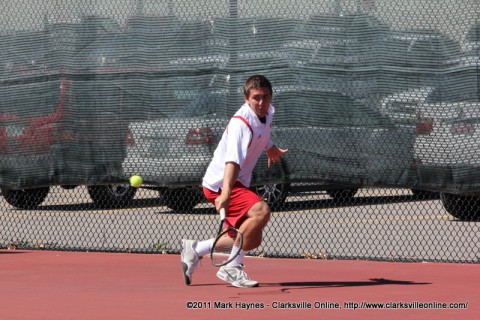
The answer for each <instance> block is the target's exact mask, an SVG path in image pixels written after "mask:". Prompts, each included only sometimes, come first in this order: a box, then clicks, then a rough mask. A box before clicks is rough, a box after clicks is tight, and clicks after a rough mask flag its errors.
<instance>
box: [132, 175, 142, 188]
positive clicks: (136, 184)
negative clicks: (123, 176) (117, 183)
mask: <svg viewBox="0 0 480 320" xmlns="http://www.w3.org/2000/svg"><path fill="white" fill-rule="evenodd" d="M142 183H143V179H142V177H140V176H131V177H130V185H131V186H132V187H135V188H138V187H140V185H141V184H142Z"/></svg>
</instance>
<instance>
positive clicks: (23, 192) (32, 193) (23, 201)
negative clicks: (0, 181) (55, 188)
mask: <svg viewBox="0 0 480 320" xmlns="http://www.w3.org/2000/svg"><path fill="white" fill-rule="evenodd" d="M49 191H50V187H41V188H31V189H20V190H11V189H3V188H2V194H3V197H4V198H5V200H6V201H7V202H8V203H9V204H10V205H12V206H14V207H15V208H18V209H34V208H36V207H38V206H39V205H40V204H41V203H42V202H43V200H45V198H46V197H47V195H48V192H49Z"/></svg>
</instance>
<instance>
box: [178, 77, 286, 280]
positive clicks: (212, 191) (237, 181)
mask: <svg viewBox="0 0 480 320" xmlns="http://www.w3.org/2000/svg"><path fill="white" fill-rule="evenodd" d="M243 91H244V98H245V103H244V104H243V105H242V106H241V107H240V109H239V110H238V111H237V112H236V113H235V115H234V116H233V117H232V118H231V120H230V122H229V123H228V125H227V128H226V129H225V132H224V133H223V135H222V139H221V140H220V142H219V144H218V146H217V149H216V150H215V152H214V155H213V159H212V161H211V162H210V165H209V166H208V168H207V171H206V173H205V176H204V177H203V183H202V185H203V192H204V194H205V196H206V198H207V199H208V200H209V201H210V202H211V203H212V204H214V205H215V208H216V209H217V211H220V209H222V208H225V209H226V211H227V218H226V219H227V221H228V222H229V223H230V224H231V225H232V226H234V227H235V228H237V229H239V230H240V231H241V232H242V234H243V237H244V243H243V247H242V251H241V252H240V254H239V255H238V256H237V257H236V258H235V259H234V260H233V261H231V262H230V263H228V264H227V265H225V266H222V267H220V269H219V271H218V272H217V277H218V278H220V279H221V280H224V281H226V282H229V283H231V284H232V285H233V286H235V287H238V288H246V287H255V286H258V282H257V281H255V280H251V279H249V277H248V276H247V274H246V273H245V272H244V271H243V268H244V265H243V258H244V257H245V253H246V252H247V251H249V250H253V249H255V248H257V247H258V246H260V244H261V243H262V233H263V228H264V227H265V226H266V224H267V222H268V221H269V219H270V207H269V206H268V204H267V203H265V202H264V201H263V199H262V198H260V197H259V196H258V195H257V194H256V193H254V192H253V191H251V190H250V189H249V186H250V181H251V177H252V171H253V168H254V167H255V165H256V163H257V161H258V158H259V157H260V155H261V154H262V152H264V151H266V153H267V157H268V166H270V165H271V164H272V163H277V162H279V161H280V157H281V156H283V155H284V154H285V153H286V152H287V151H288V150H286V149H280V148H278V147H276V146H275V145H274V144H273V142H272V140H271V138H270V132H271V128H272V120H273V114H274V113H275V109H274V107H273V106H272V105H271V102H272V95H273V91H272V85H271V83H270V81H269V80H268V79H267V78H266V77H264V76H262V75H255V76H252V77H250V78H248V79H247V80H246V82H245V83H244V85H243ZM213 242H214V239H213V238H212V239H208V240H204V241H196V240H185V239H184V240H182V246H183V250H182V254H181V260H182V268H183V274H184V277H185V283H186V284H187V285H189V284H190V283H191V282H192V274H193V271H194V270H195V268H196V267H197V264H198V261H199V260H200V259H201V258H202V257H203V256H204V255H206V254H209V253H210V250H211V248H212V246H213Z"/></svg>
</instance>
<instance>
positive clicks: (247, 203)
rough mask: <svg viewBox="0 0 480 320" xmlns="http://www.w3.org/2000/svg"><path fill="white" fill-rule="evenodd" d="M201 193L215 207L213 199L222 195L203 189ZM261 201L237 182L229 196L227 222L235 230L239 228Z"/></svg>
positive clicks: (219, 192)
mask: <svg viewBox="0 0 480 320" xmlns="http://www.w3.org/2000/svg"><path fill="white" fill-rule="evenodd" d="M203 193H204V194H205V197H206V198H207V200H208V201H210V202H211V203H212V204H213V205H215V199H216V198H217V197H218V196H219V195H220V194H221V193H222V190H221V189H220V190H218V191H217V192H214V191H212V190H210V189H208V188H205V187H203ZM259 201H262V198H260V197H259V196H258V195H257V194H256V193H255V192H253V191H252V190H250V189H248V188H247V187H245V186H244V185H242V184H241V183H239V182H236V183H235V185H234V186H233V189H232V193H231V195H230V205H229V207H228V210H227V219H226V220H227V221H228V223H229V224H230V225H232V226H234V227H235V228H237V229H238V228H239V227H240V225H241V224H242V222H243V221H244V220H245V214H246V213H247V212H248V210H250V208H251V207H252V206H253V205H254V204H255V203H257V202H259Z"/></svg>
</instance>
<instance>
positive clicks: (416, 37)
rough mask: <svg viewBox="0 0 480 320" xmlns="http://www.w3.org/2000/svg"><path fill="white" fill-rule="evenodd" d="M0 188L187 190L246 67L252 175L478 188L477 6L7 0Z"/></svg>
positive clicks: (329, 0) (426, 1)
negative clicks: (257, 148)
mask: <svg viewBox="0 0 480 320" xmlns="http://www.w3.org/2000/svg"><path fill="white" fill-rule="evenodd" d="M0 7H1V8H2V10H1V13H0V187H1V188H4V189H22V188H33V187H40V186H52V185H102V184H109V183H115V182H117V183H120V182H125V181H127V179H128V177H129V176H130V175H132V174H141V175H142V176H143V177H144V180H145V183H146V184H151V185H156V186H169V185H199V184H200V181H201V177H202V176H203V174H204V171H205V169H206V167H207V165H208V163H209V161H210V158H211V156H212V154H213V151H214V149H215V144H216V142H218V139H219V137H220V135H221V134H222V132H223V130H224V129H225V126H226V124H227V123H228V120H229V117H230V116H232V115H233V113H234V112H235V111H236V109H237V108H238V107H240V105H241V104H242V103H243V92H242V90H241V86H242V84H243V82H244V81H245V80H246V78H247V77H248V76H250V75H253V74H263V75H265V76H267V77H268V78H269V79H270V80H271V82H272V84H273V87H274V91H275V92H274V99H273V102H272V104H273V105H274V106H275V107H276V109H277V113H276V118H275V120H274V128H273V140H274V141H275V143H276V144H277V145H278V146H281V147H284V148H288V149H289V153H288V154H287V155H286V156H285V157H284V159H283V163H282V164H280V165H278V166H274V167H273V168H271V169H267V168H266V165H265V163H264V162H265V161H263V162H262V161H261V163H259V165H258V168H257V170H256V171H255V174H254V183H255V184H262V183H265V182H288V183H296V182H314V183H320V184H325V185H342V186H351V187H405V188H415V189H425V190H434V191H449V192H454V193H463V192H477V191H480V148H479V145H480V108H479V107H480V93H479V92H480V82H479V80H480V73H479V66H480V62H479V61H480V60H479V50H480V49H479V47H480V39H479V37H480V34H479V29H480V27H479V26H480V24H479V23H480V8H479V7H480V6H479V4H478V1H476V0H462V1H458V0H457V1H452V0H450V1H447V0H445V1H438V0H409V1H407V0H402V1H393V0H383V1H382V0H377V1H372V0H369V1H368V0H358V1H355V0H324V1H305V0H276V1H268V0H263V1H247V0H230V1H228V0H216V1H215V0H211V1H193V0H176V1H148V0H143V1H142V0H136V1H134V0H118V1H107V0H105V1H103V0H97V1H83V0H77V1H74V0H70V1H55V0H43V1H13V0H5V1H2V4H1V6H0Z"/></svg>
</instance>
